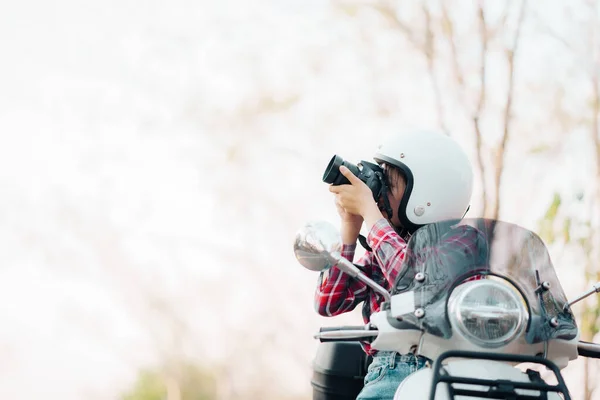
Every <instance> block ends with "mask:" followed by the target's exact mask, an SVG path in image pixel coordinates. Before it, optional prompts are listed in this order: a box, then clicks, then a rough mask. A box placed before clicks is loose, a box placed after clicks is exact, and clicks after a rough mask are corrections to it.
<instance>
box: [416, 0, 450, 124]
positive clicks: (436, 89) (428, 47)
mask: <svg viewBox="0 0 600 400" xmlns="http://www.w3.org/2000/svg"><path fill="white" fill-rule="evenodd" d="M422 10H423V15H424V16H425V42H424V44H423V49H422V51H423V53H424V54H425V58H426V60H427V70H428V72H429V78H430V79H431V86H432V88H433V95H434V97H435V106H436V110H437V116H438V125H439V126H440V127H441V129H442V130H443V131H444V133H445V134H446V135H450V131H449V130H448V127H447V126H446V122H445V118H444V105H443V101H442V92H441V90H440V86H439V84H438V81H437V78H436V75H435V40H434V39H435V38H434V35H433V29H432V27H431V25H432V24H431V13H430V12H429V9H428V8H427V5H426V4H425V3H423V5H422Z"/></svg>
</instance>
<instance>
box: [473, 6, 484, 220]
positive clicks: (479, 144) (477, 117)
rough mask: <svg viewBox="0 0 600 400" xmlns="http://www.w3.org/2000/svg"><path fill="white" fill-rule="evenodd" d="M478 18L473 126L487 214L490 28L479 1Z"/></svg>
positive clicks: (482, 194) (482, 195)
mask: <svg viewBox="0 0 600 400" xmlns="http://www.w3.org/2000/svg"><path fill="white" fill-rule="evenodd" d="M477 14H478V20H479V36H480V38H481V55H480V60H479V82H480V83H479V84H480V87H479V98H478V99H477V105H476V107H475V112H474V114H473V117H472V120H473V128H474V130H475V150H476V152H477V168H478V169H479V171H480V173H481V178H480V179H481V190H482V193H481V197H482V204H483V209H482V215H483V216H486V214H487V209H488V199H487V188H486V179H485V171H486V169H485V165H484V164H483V137H482V133H481V124H480V121H481V114H482V112H483V108H484V106H485V98H486V59H487V52H488V29H487V22H486V20H485V13H484V11H483V5H482V3H481V1H480V2H479V5H478V9H477Z"/></svg>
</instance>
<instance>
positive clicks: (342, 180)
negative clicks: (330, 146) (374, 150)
mask: <svg viewBox="0 0 600 400" xmlns="http://www.w3.org/2000/svg"><path fill="white" fill-rule="evenodd" d="M342 165H343V166H344V167H346V168H348V169H349V170H350V172H352V173H353V174H354V175H355V176H356V177H357V178H358V179H360V180H361V181H363V182H364V183H365V184H366V185H367V186H368V187H369V189H371V192H372V193H373V199H374V200H375V201H378V200H379V198H380V197H381V194H382V191H383V188H384V185H385V178H384V174H383V169H382V168H381V167H380V166H379V165H377V164H374V163H371V162H368V161H364V160H362V161H361V162H360V163H358V165H354V164H352V163H350V162H348V161H344V159H343V158H342V157H340V156H338V155H334V156H333V157H332V158H331V161H329V164H328V165H327V168H326V169H325V173H323V182H325V183H329V184H331V185H334V186H335V185H347V184H350V181H349V180H348V179H346V177H345V176H344V175H343V174H342V173H341V172H340V167H341V166H342Z"/></svg>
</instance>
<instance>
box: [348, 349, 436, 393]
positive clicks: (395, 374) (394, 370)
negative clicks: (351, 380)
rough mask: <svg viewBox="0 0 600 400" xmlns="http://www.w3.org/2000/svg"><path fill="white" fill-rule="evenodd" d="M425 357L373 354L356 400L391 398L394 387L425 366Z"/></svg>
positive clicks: (384, 352) (383, 352)
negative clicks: (363, 383)
mask: <svg viewBox="0 0 600 400" xmlns="http://www.w3.org/2000/svg"><path fill="white" fill-rule="evenodd" d="M427 361H429V360H428V359H427V358H426V357H422V356H414V355H413V354H403V355H401V354H398V353H397V352H395V351H380V352H378V353H377V354H376V355H375V356H373V362H372V363H371V365H369V369H368V370H367V375H366V376H365V385H364V387H363V389H362V390H361V391H360V393H359V394H358V397H357V398H356V400H393V399H394V394H395V393H396V389H398V386H399V385H400V382H402V381H403V380H404V379H405V378H406V377H407V376H408V375H410V374H412V373H413V372H415V371H416V370H418V369H421V368H423V367H424V366H425V364H426V362H427Z"/></svg>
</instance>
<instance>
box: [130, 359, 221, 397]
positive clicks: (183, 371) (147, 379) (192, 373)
mask: <svg viewBox="0 0 600 400" xmlns="http://www.w3.org/2000/svg"><path fill="white" fill-rule="evenodd" d="M121 399H122V400H215V399H217V383H216V377H215V376H214V375H213V374H210V373H208V372H206V371H205V370H203V369H201V368H199V367H197V366H195V365H194V364H192V363H178V364H177V366H176V368H173V366H170V367H163V368H161V369H156V370H144V371H140V373H139V376H138V379H137V382H136V383H135V385H134V387H133V388H132V389H131V391H130V392H128V393H127V394H125V395H123V396H122V397H121Z"/></svg>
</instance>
